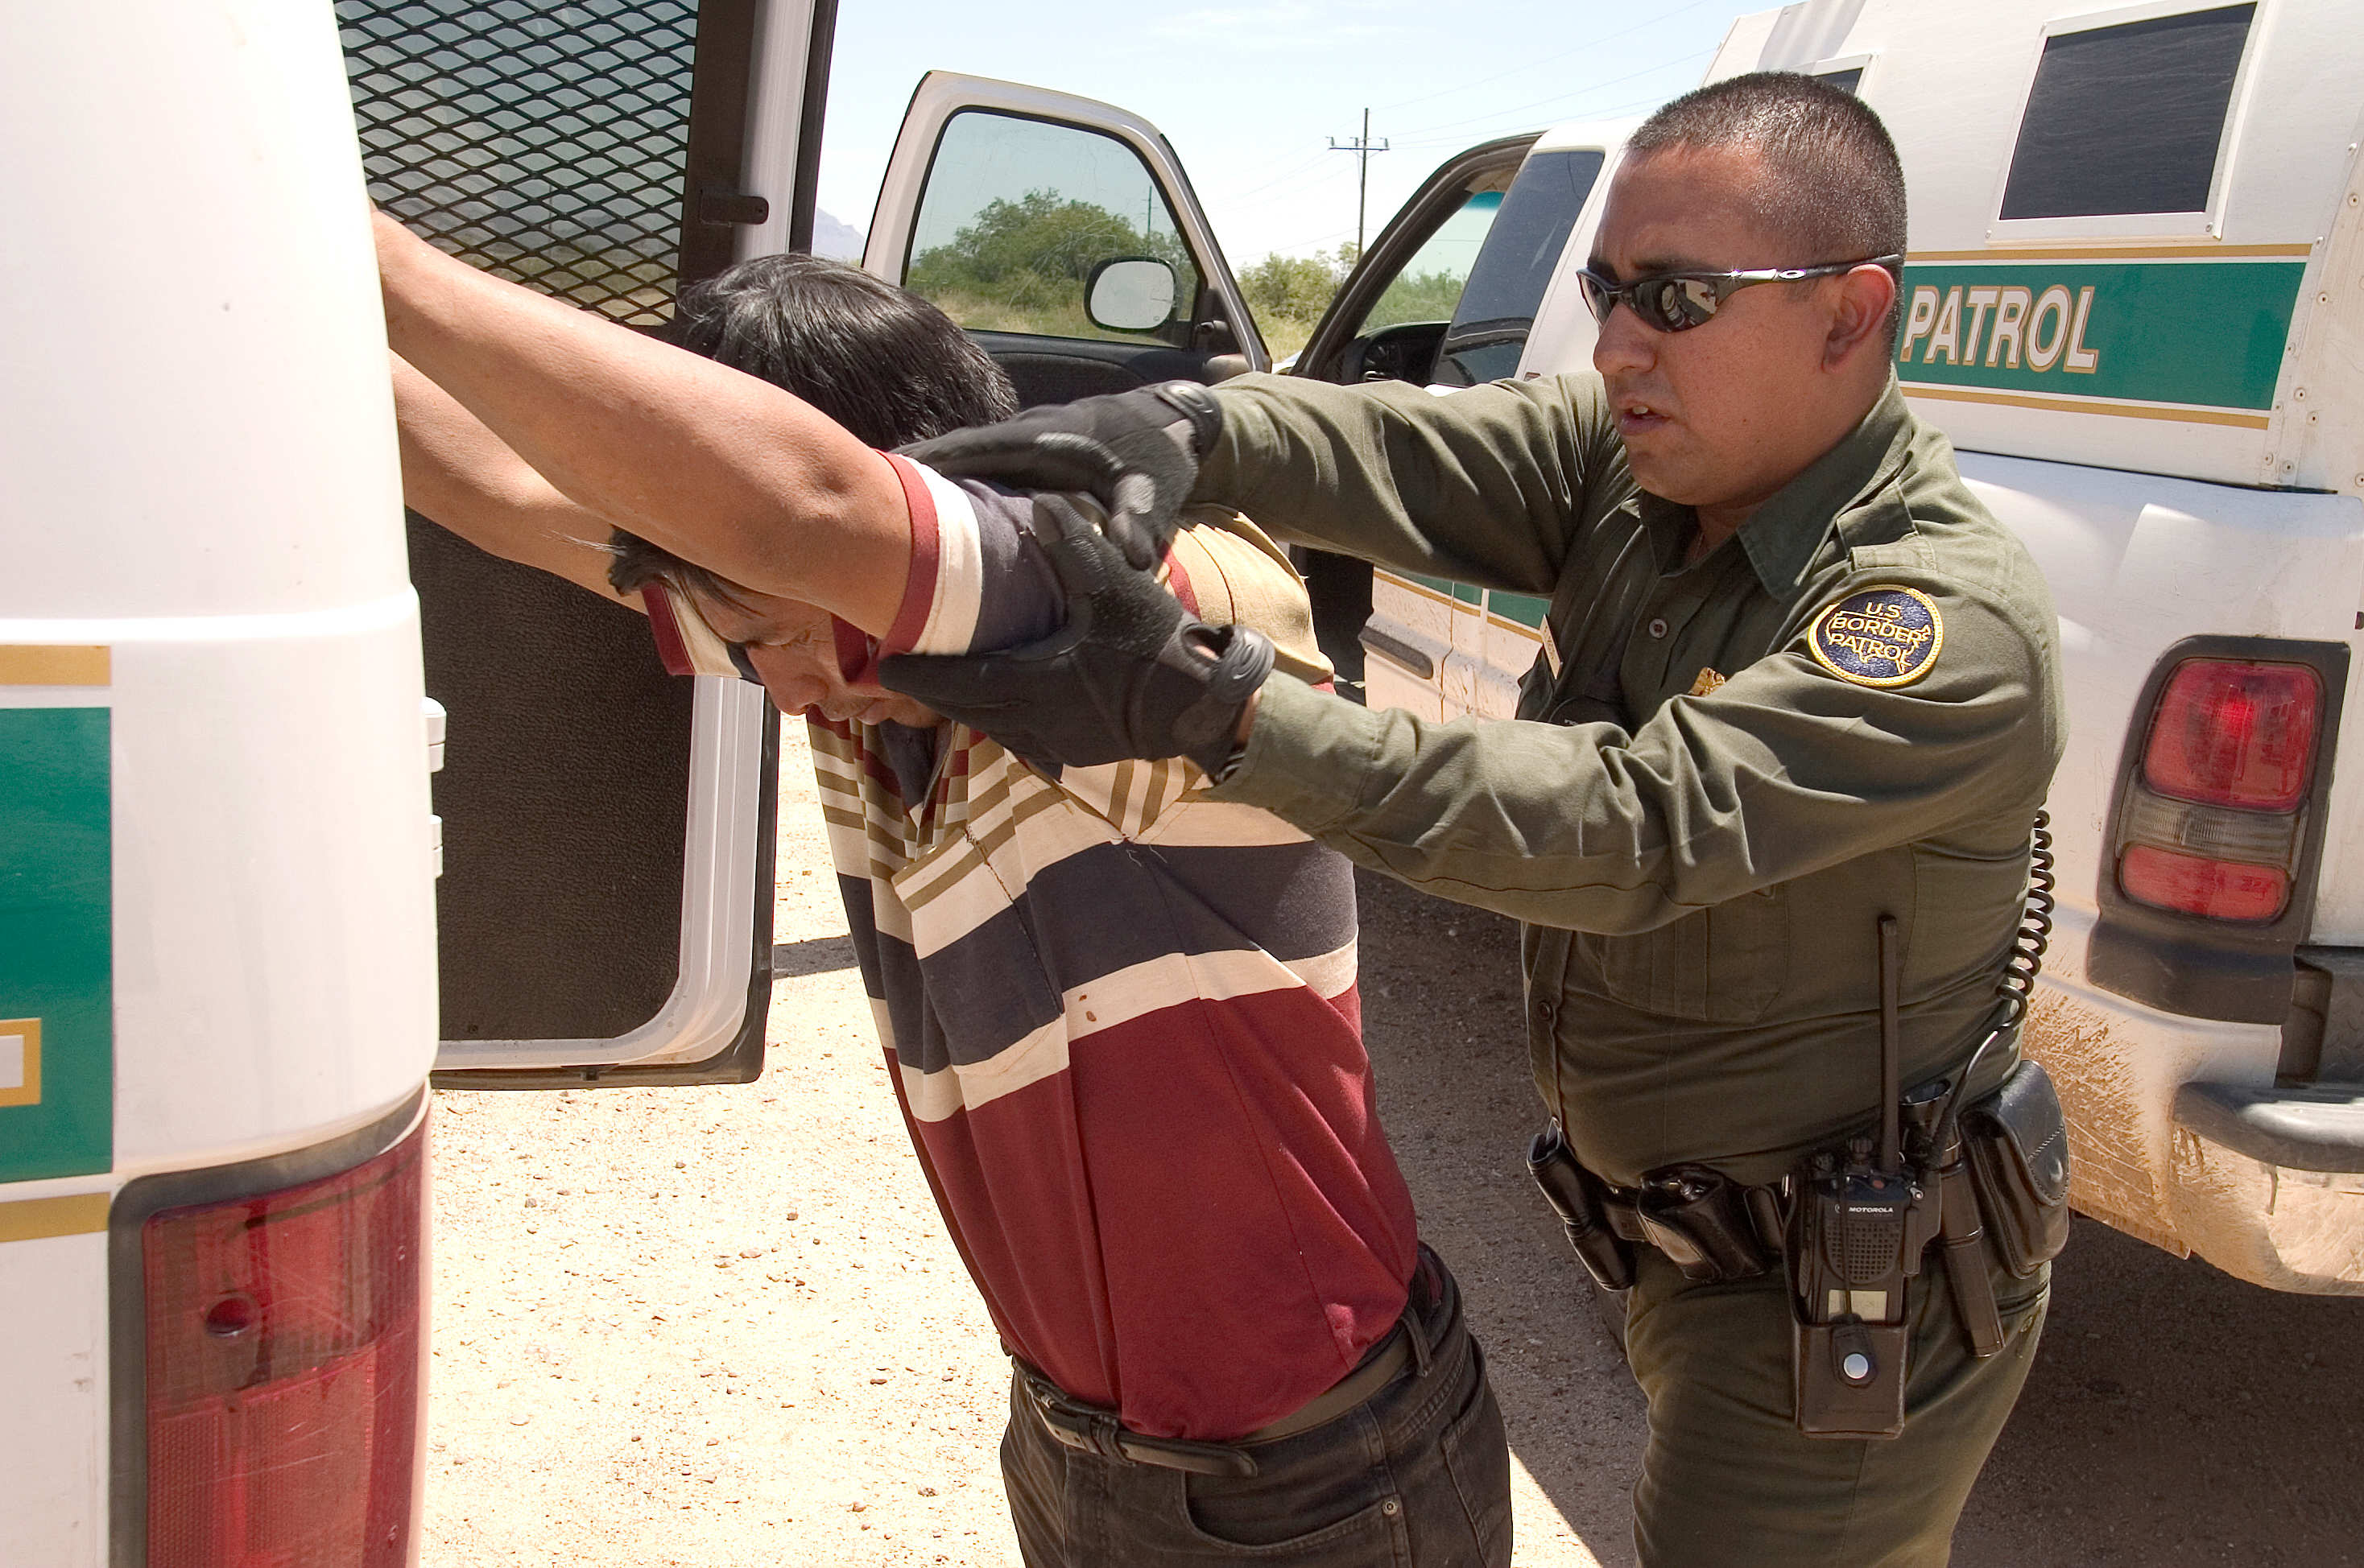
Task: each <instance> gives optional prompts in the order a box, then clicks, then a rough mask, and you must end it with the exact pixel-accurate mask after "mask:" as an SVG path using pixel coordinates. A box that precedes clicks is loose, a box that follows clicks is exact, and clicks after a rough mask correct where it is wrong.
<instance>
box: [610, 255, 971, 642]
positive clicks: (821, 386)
mask: <svg viewBox="0 0 2364 1568" xmlns="http://www.w3.org/2000/svg"><path fill="white" fill-rule="evenodd" d="M667 335H668V336H669V337H670V338H671V339H672V340H673V341H674V342H675V343H676V344H678V345H680V346H681V347H682V348H685V349H687V350H690V351H691V352H692V353H697V354H703V355H705V356H706V357H707V358H708V359H710V360H713V361H717V362H718V363H720V364H726V365H729V366H730V368H731V369H733V370H737V371H744V372H746V373H748V374H749V375H752V376H757V377H760V378H762V379H763V380H764V381H768V382H770V383H771V384H773V385H775V386H777V387H781V388H784V389H785V390H786V391H789V392H793V393H795V394H796V395H797V396H798V397H801V398H803V399H804V400H805V401H806V402H807V403H809V404H811V405H812V406H814V407H815V408H818V409H820V411H821V412H822V413H823V414H826V415H828V416H829V417H831V418H832V419H834V420H836V421H837V422H838V423H839V424H841V425H842V426H844V427H845V428H846V429H847V430H849V431H851V432H852V433H853V437H854V439H857V440H860V441H863V442H865V443H867V444H868V445H870V446H874V447H880V448H886V447H899V446H903V445H905V444H907V443H909V442H911V441H923V440H926V439H929V438H930V437H932V436H941V435H943V434H945V433H946V432H947V431H951V430H957V429H961V428H964V427H966V426H969V425H989V424H992V423H993V422H994V421H996V420H998V419H1007V418H1008V417H1010V416H1011V415H1012V414H1015V413H1017V412H1018V392H1017V389H1016V388H1015V387H1014V386H1012V385H1011V384H1010V381H1009V374H1008V373H1006V372H1004V371H1003V370H1002V368H1001V367H1000V366H999V365H998V364H995V363H994V362H993V361H992V360H991V359H990V358H989V357H987V354H986V351H985V350H983V349H981V348H979V347H977V345H976V339H972V338H971V337H969V335H968V334H967V333H965V332H964V331H962V330H961V329H960V327H959V325H958V324H957V323H955V322H954V321H953V318H952V317H949V316H946V315H945V314H944V313H943V312H942V311H941V310H939V309H937V308H936V307H935V306H933V305H931V304H929V303H928V302H927V301H926V300H924V299H922V298H920V296H919V295H915V294H913V293H911V292H910V291H909V290H908V289H899V288H897V287H896V286H895V285H894V284H887V283H881V282H880V281H879V280H877V279H876V278H874V277H872V276H871V275H870V274H869V273H867V272H863V271H862V270H861V269H860V268H858V267H849V266H847V265H845V264H844V263H843V262H841V261H827V260H824V259H823V258H821V257H819V256H808V255H805V254H803V253H801V252H792V253H788V254H784V255H778V256H758V257H755V258H754V259H753V260H752V261H742V262H740V263H739V264H738V265H736V266H734V267H731V268H730V270H728V271H727V272H722V273H720V274H719V276H716V277H712V278H708V279H706V280H705V281H703V282H700V283H695V284H690V285H689V286H688V287H687V288H686V289H684V290H682V291H681V295H680V298H679V299H678V300H676V301H675V305H674V317H673V326H672V328H671V329H670V331H669V332H668V334H667ZM608 548H609V550H611V551H613V553H614V555H615V560H614V561H613V562H611V563H610V565H609V566H608V583H609V584H611V585H612V586H613V587H614V588H615V590H616V591H617V592H618V593H619V594H629V593H631V592H633V591H635V590H636V589H639V588H641V587H644V586H646V585H647V584H649V583H651V582H652V581H653V580H655V579H656V578H658V577H661V576H664V575H668V574H670V575H672V576H674V577H675V578H676V579H677V580H679V581H681V582H683V583H685V584H687V585H689V586H691V587H693V588H695V589H697V591H699V592H701V593H706V594H711V595H715V596H716V597H718V598H720V599H723V600H726V601H731V602H736V601H737V599H738V595H737V594H736V593H734V592H733V590H732V589H731V587H730V584H729V583H727V582H726V581H724V580H723V579H722V578H720V577H718V576H716V575H715V574H714V573H710V572H708V571H707V570H705V569H704V568H703V567H700V566H697V565H696V564H694V563H693V562H686V561H683V560H681V559H680V558H679V557H677V556H675V555H674V554H673V553H672V552H671V551H669V550H663V549H660V548H659V547H657V546H655V545H652V544H651V543H649V542H648V541H647V540H646V539H641V538H639V537H638V536H636V535H633V534H630V533H626V532H625V531H624V530H622V529H621V528H619V529H617V530H616V532H615V534H614V535H613V536H612V538H611V539H610V540H609V542H608Z"/></svg>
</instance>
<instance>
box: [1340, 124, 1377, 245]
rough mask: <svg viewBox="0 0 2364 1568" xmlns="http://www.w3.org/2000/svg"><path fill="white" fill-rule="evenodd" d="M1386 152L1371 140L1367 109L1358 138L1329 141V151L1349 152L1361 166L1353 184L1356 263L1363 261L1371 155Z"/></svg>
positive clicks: (1369, 193)
mask: <svg viewBox="0 0 2364 1568" xmlns="http://www.w3.org/2000/svg"><path fill="white" fill-rule="evenodd" d="M1330 150H1331V151H1333V152H1351V153H1353V154H1354V155H1355V157H1356V158H1357V159H1358V160H1360V161H1361V162H1362V165H1363V168H1362V173H1361V177H1360V178H1359V179H1357V180H1356V181H1355V260H1356V261H1361V260H1362V259H1363V213H1364V210H1365V208H1366V206H1367V204H1368V203H1369V200H1370V195H1371V154H1372V153H1374V152H1385V151H1386V150H1388V144H1387V143H1386V142H1385V141H1378V142H1374V141H1372V140H1371V111H1370V110H1368V109H1365V110H1364V111H1363V134H1362V135H1361V136H1360V137H1357V138H1356V139H1355V140H1353V141H1341V140H1339V139H1337V138H1336V137H1334V136H1333V137H1332V138H1331V139H1330Z"/></svg>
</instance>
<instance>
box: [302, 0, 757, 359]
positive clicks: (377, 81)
mask: <svg viewBox="0 0 2364 1568" xmlns="http://www.w3.org/2000/svg"><path fill="white" fill-rule="evenodd" d="M552 9H554V11H556V12H558V13H562V14H561V15H556V16H548V17H545V16H539V15H528V14H525V11H524V8H523V7H517V6H497V7H496V6H485V5H483V4H481V0H339V3H338V6H337V21H338V25H339V28H340V31H341V32H342V34H343V41H344V49H345V64H346V70H347V72H348V74H349V75H350V76H351V80H352V90H353V118H354V121H355V125H356V128H358V129H359V131H360V133H361V143H362V167H363V168H364V169H365V170H366V171H367V172H368V174H369V192H370V195H371V197H372V199H374V201H376V203H377V204H378V205H379V206H382V207H384V208H385V210H386V211H387V212H390V213H392V214H393V215H394V216H395V217H398V218H400V219H401V220H402V221H403V222H404V223H406V224H407V225H408V226H409V227H410V228H413V229H414V230H416V231H418V233H421V234H424V235H426V236H427V237H428V238H429V239H432V240H433V241H434V242H435V243H436V244H437V245H439V246H440V247H441V248H442V249H444V250H449V251H451V252H452V253H453V254H454V255H457V256H458V257H459V258H460V259H461V260H462V261H467V262H469V263H470V264H471V265H474V266H476V267H481V268H483V269H484V270H485V271H486V272H491V273H493V274H494V275H495V276H496V277H503V278H507V279H509V280H511V281H512V282H515V283H523V284H533V285H534V286H536V287H538V288H541V289H546V290H548V291H549V292H550V293H552V294H554V295H559V296H560V297H561V298H563V299H570V300H573V301H574V303H575V304H577V305H581V306H589V307H590V308H592V309H594V310H597V311H600V312H603V313H604V314H606V315H608V316H609V317H613V318H614V319H616V320H618V321H624V322H630V323H631V324H632V325H634V326H641V327H650V326H656V325H658V324H660V323H663V322H664V321H667V320H669V319H671V318H672V316H673V295H674V289H675V281H676V278H677V275H678V274H677V267H678V264H679V260H678V259H679V251H680V249H681V245H682V221H681V217H682V214H681V204H682V191H683V187H684V185H685V183H686V179H685V176H686V170H687V161H688V158H689V155H690V153H691V152H692V151H693V149H692V148H691V145H690V139H689V100H690V85H691V76H692V72H693V70H694V67H695V64H696V61H697V6H696V5H695V4H693V3H689V0H608V4H606V5H603V6H598V7H597V8H596V14H594V12H593V8H590V7H582V6H573V7H556V8H552ZM734 129H735V128H734ZM720 232H721V234H722V235H723V236H724V240H725V244H726V247H727V243H728V238H729V235H730V230H728V229H723V230H721V231H720ZM595 237H596V238H595ZM729 260H730V257H729V254H728V250H727V249H726V250H725V251H724V253H723V255H722V257H721V262H718V263H716V264H715V265H713V266H711V267H703V268H698V269H697V271H699V272H709V271H719V270H720V265H721V263H722V262H727V261H729Z"/></svg>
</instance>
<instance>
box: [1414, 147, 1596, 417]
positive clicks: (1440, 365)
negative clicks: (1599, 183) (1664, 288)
mask: <svg viewBox="0 0 2364 1568" xmlns="http://www.w3.org/2000/svg"><path fill="white" fill-rule="evenodd" d="M1601 162H1602V154H1601V152H1600V150H1598V149H1596V148H1589V147H1588V148H1578V149H1569V150H1556V151H1549V152H1534V153H1530V154H1528V156H1527V161H1525V162H1524V163H1522V164H1521V165H1520V166H1519V173H1518V177H1517V178H1516V179H1514V180H1512V181H1511V188H1510V190H1509V192H1508V193H1506V194H1505V195H1503V197H1502V206H1501V210H1500V213H1498V214H1497V215H1496V216H1495V218H1494V225H1493V228H1492V229H1491V230H1490V231H1489V233H1488V234H1487V236H1486V243H1485V246H1484V248H1483V249H1481V250H1479V251H1478V260H1477V263H1476V265H1475V266H1473V267H1472V268H1471V269H1470V272H1469V283H1468V285H1467V286H1466V287H1465V288H1464V289H1463V290H1462V291H1461V299H1460V303H1459V304H1457V305H1456V306H1455V307H1454V311H1453V325H1452V326H1451V327H1449V328H1446V329H1445V334H1444V346H1443V348H1442V349H1441V350H1439V351H1438V354H1437V360H1436V371H1435V379H1436V381H1438V382H1439V383H1441V384H1444V385H1446V386H1475V385H1477V384H1479V383H1480V382H1488V381H1500V380H1501V379H1502V378H1504V377H1505V376H1508V375H1511V374H1512V373H1515V372H1516V371H1517V370H1518V368H1519V354H1520V352H1521V350H1523V349H1524V348H1525V347H1526V342H1527V333H1528V330H1529V329H1530V328H1533V326H1534V324H1535V311H1536V309H1537V308H1538V307H1539V306H1541V305H1542V304H1543V298H1544V288H1545V286H1546V285H1548V284H1550V282H1551V276H1552V269H1553V268H1554V266H1556V264H1557V262H1558V261H1559V253H1560V250H1562V249H1563V248H1564V247H1565V246H1566V245H1567V236H1568V231H1569V230H1570V229H1572V228H1575V227H1576V215H1577V214H1578V212H1579V211H1581V210H1582V209H1583V206H1584V199H1585V197H1586V196H1588V195H1590V194H1591V192H1592V183H1593V182H1594V181H1595V180H1597V179H1599V178H1600V165H1601Z"/></svg>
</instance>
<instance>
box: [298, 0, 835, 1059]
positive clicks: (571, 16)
mask: <svg viewBox="0 0 2364 1568" xmlns="http://www.w3.org/2000/svg"><path fill="white" fill-rule="evenodd" d="M337 17H338V22H339V24H340V28H341V30H342V39H343V44H344V49H345V55H346V64H347V70H348V75H349V77H350V80H351V86H352V93H353V105H354V112H355V118H356V122H357V125H358V128H359V131H360V136H361V141H362V160H363V163H364V166H365V168H366V170H367V172H368V175H369V184H370V195H371V196H372V198H373V199H374V200H375V201H376V202H377V203H378V204H379V205H380V206H382V207H384V208H385V210H386V211H388V212H390V213H393V214H394V215H396V217H400V218H401V219H402V220H403V221H404V222H405V223H407V224H408V225H409V226H410V227H411V228H414V229H415V230H417V231H418V232H419V233H421V234H424V235H426V236H427V237H429V239H432V240H433V241H434V242H435V243H437V244H438V245H440V246H441V247H442V248H443V249H445V250H450V251H452V252H454V253H455V254H458V255H460V256H461V257H463V258H464V259H465V260H467V261H471V262H473V263H474V264H475V265H477V266H479V267H482V268H484V269H485V270H486V271H488V272H493V273H495V274H496V275H498V276H502V277H506V278H509V279H512V280H514V281H517V282H520V283H525V284H530V285H532V286H535V287H538V288H541V289H544V290H546V291H548V292H550V293H552V294H554V295H558V296H560V297H562V298H565V299H569V300H572V301H574V303H576V304H578V305H580V306H583V307H584V308H585V309H589V310H596V311H599V312H600V313H602V314H604V315H606V316H608V317H611V318H613V319H615V320H618V321H620V322H623V323H625V324H627V325H629V326H632V327H636V328H643V329H648V330H656V329H660V328H663V326H664V324H665V322H666V321H667V320H668V319H669V318H670V317H671V314H672V306H673V299H674V295H675V292H676V290H677V289H678V288H679V287H680V286H681V285H683V284H686V283H690V282H693V281H696V280H697V279H699V278H703V277H708V276H711V275H713V274H714V273H716V272H719V271H721V270H722V269H723V268H724V267H726V266H728V265H729V264H730V262H731V261H733V260H735V259H737V258H739V257H741V256H746V255H754V254H761V253H764V252H768V251H775V250H788V249H792V248H797V247H801V246H804V245H807V244H808V243H809V241H810V236H811V232H812V218H813V191H814V172H815V167H816V164H817V161H818V154H819V146H820V138H819V130H820V108H821V103H822V98H823V95H824V93H825V91H826V88H827V83H828V71H827V65H828V58H829V47H830V41H831V33H832V30H833V24H834V18H835V6H834V0H584V3H580V4H575V5H571V6H510V5H497V6H488V5H483V4H480V3H478V0H339V4H338V6H337ZM409 548H410V570H411V578H412V581H413V582H414V583H415V584H417V586H418V595H419V600H420V614H421V622H422V632H423V638H424V642H425V650H426V672H427V692H428V695H429V696H430V697H431V698H433V699H435V700H436V701H437V702H439V703H440V705H441V706H442V707H443V709H444V710H445V712H446V714H447V715H448V720H447V724H448V728H447V730H446V745H445V747H444V756H445V761H444V762H443V765H442V767H441V769H440V772H439V773H437V774H436V776H435V809H436V812H437V814H438V816H439V817H440V818H441V824H442V829H441V830H442V854H443V874H442V878H441V881H440V884H439V887H438V893H437V909H436V913H437V920H438V924H439V929H440V977H441V987H442V1003H441V1006H442V1028H441V1034H442V1048H441V1051H440V1054H439V1056H438V1058H437V1074H436V1078H437V1082H439V1083H440V1084H468V1085H473V1086H499V1087H519V1088H525V1087H553V1088H554V1087H563V1086H568V1085H579V1084H584V1083H586V1082H596V1083H608V1084H614V1083H624V1082H630V1083H715V1082H744V1081H747V1080H749V1079H753V1077H755V1076H756V1075H757V1074H758V1073H760V1072H761V1071H762V1067H763V1056H764V1015H765V1011H766V1006H767V1003H768V999H769V995H770V988H771V942H772V898H773V867H772V859H773V826H774V824H773V817H774V810H775V784H776V775H777V759H776V746H777V720H776V717H775V715H774V714H773V713H772V711H771V710H770V708H769V706H767V705H766V703H765V701H764V696H763V694H762V693H761V692H760V691H758V690H757V689H756V688H755V687H753V686H752V685H748V684H742V683H738V682H727V681H721V680H714V679H708V678H703V677H701V678H699V679H697V680H695V681H687V680H681V679H678V678H676V677H674V676H670V675H668V674H666V673H664V671H663V668H662V667H661V666H660V665H659V663H658V661H657V656H656V652H655V650H654V648H653V646H652V641H651V639H650V637H649V633H648V628H647V624H646V622H645V621H644V620H643V619H642V618H641V617H639V616H637V615H634V614H632V613H631V612H630V611H629V610H626V609H623V608H620V607H619V606H613V605H605V604H601V603H599V602H597V600H594V599H593V598H592V597H591V596H590V595H586V594H584V593H582V592H581V591H580V590H579V589H576V588H574V587H572V586H570V585H569V584H564V583H562V582H560V581H558V580H557V579H555V578H552V577H549V576H546V575H544V574H543V573H540V572H537V571H534V570H532V569H530V568H528V567H524V566H519V565H516V564H514V563H511V562H506V561H500V560H496V559H494V558H493V557H491V556H488V555H485V553H483V552H482V551H480V550H476V549H475V548H474V546H472V545H469V544H467V543H465V542H463V540H461V539H458V538H457V537H456V536H454V535H452V534H449V533H446V532H445V531H444V530H442V529H441V528H437V527H436V526H435V525H433V524H432V523H429V522H428V521H427V520H426V519H424V518H422V517H417V516H413V517H411V518H410V519H409Z"/></svg>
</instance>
